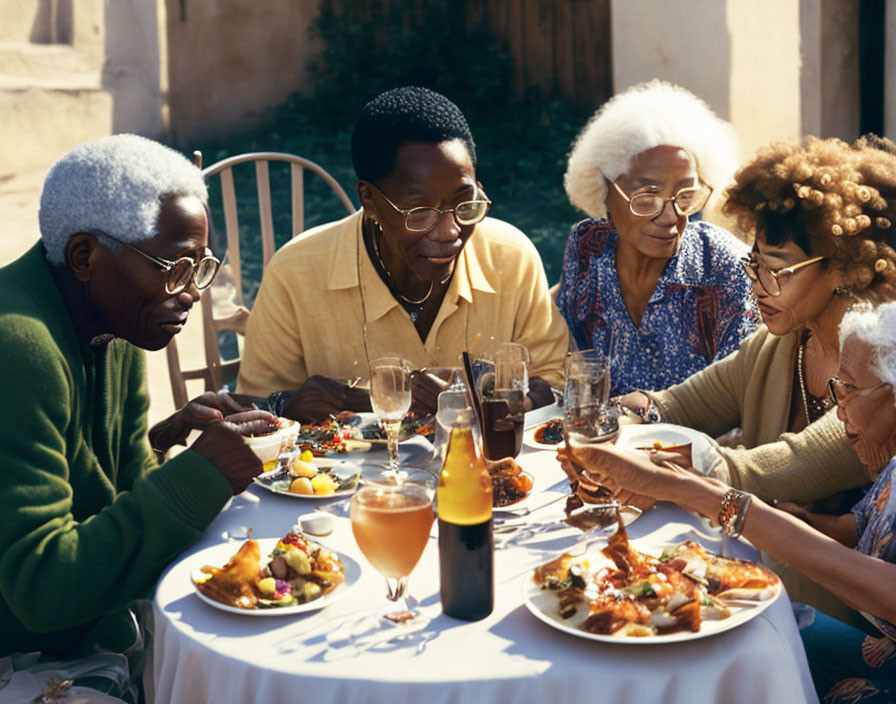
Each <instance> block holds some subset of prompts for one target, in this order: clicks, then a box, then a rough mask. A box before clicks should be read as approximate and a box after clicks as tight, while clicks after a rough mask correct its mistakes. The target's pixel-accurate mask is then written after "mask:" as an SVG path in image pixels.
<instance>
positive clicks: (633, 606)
mask: <svg viewBox="0 0 896 704" xmlns="http://www.w3.org/2000/svg"><path fill="white" fill-rule="evenodd" d="M601 553H602V555H603V557H604V558H607V559H606V560H604V561H602V562H601V564H594V561H593V560H589V558H588V557H586V556H584V555H580V556H573V555H569V554H564V555H561V556H560V557H559V558H557V559H556V560H552V561H551V562H549V563H547V564H545V565H542V566H541V567H539V568H537V569H536V570H535V572H534V574H533V576H532V578H533V580H534V581H535V583H536V584H538V585H540V586H541V588H542V589H547V590H552V591H554V592H556V595H557V601H558V606H557V608H558V612H559V614H560V615H561V617H562V618H564V619H570V618H572V617H574V616H576V614H577V613H578V612H579V611H580V609H581V608H582V607H584V608H585V609H586V613H585V614H579V616H578V618H577V621H578V622H579V627H580V628H581V629H582V630H584V631H587V632H589V633H594V634H600V635H614V636H627V637H645V636H656V635H665V634H669V633H675V632H678V631H692V632H697V631H699V630H700V628H701V625H702V623H703V622H704V621H706V620H719V619H726V618H728V617H730V616H731V615H732V611H731V607H730V606H729V603H728V601H729V600H734V599H737V600H742V599H749V600H752V601H765V600H768V599H771V598H773V597H774V596H776V595H777V593H778V592H779V591H780V580H779V579H778V577H777V576H776V575H775V574H774V573H773V572H771V571H770V570H768V569H766V568H765V567H762V566H761V565H757V564H755V563H753V562H748V561H745V560H737V559H728V558H724V557H719V556H718V555H714V554H712V553H710V552H709V551H707V550H706V549H705V548H703V547H702V546H701V545H699V544H697V543H695V542H693V541H691V540H688V541H685V542H683V543H681V544H680V545H676V546H674V547H673V548H670V549H669V550H666V551H664V552H663V553H662V555H660V556H659V557H654V556H652V555H648V554H646V553H642V552H639V551H637V550H635V549H634V548H633V547H632V546H631V545H630V543H629V541H628V534H627V532H626V530H625V528H624V527H623V525H622V522H621V519H620V522H619V528H618V529H617V531H616V532H615V533H614V534H613V535H612V536H610V538H609V540H608V541H607V547H605V548H604V549H603V550H601Z"/></svg>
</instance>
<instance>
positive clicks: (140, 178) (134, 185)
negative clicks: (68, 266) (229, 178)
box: [38, 134, 208, 264]
mask: <svg viewBox="0 0 896 704" xmlns="http://www.w3.org/2000/svg"><path fill="white" fill-rule="evenodd" d="M167 195H188V196H196V197H197V198H199V199H200V200H201V201H202V202H203V203H207V202H208V192H207V190H206V188H205V181H204V180H203V178H202V172H201V171H200V170H199V169H198V168H196V167H195V166H194V165H193V164H191V163H190V161H189V160H188V159H187V158H186V157H184V156H183V155H182V154H180V153H179V152H176V151H174V150H173V149H169V148H168V147H166V146H164V145H162V144H159V143H158V142H154V141H153V140H151V139H147V138H146V137H139V136H137V135H134V134H117V135H113V136H111V137H103V138H102V139H97V140H94V141H92V142H84V143H83V144H79V145H78V146H77V147H75V148H74V149H72V150H71V151H70V152H68V153H67V154H66V155H65V156H63V157H62V158H61V159H60V160H59V161H57V162H56V163H55V164H54V165H53V167H52V168H51V169H50V172H49V174H47V178H46V180H44V187H43V191H42V192H41V195H40V212H39V216H38V219H39V222H40V234H41V238H42V239H43V243H44V247H45V248H46V250H47V259H48V260H49V261H50V262H51V263H53V264H62V263H64V261H65V246H66V244H68V240H69V238H70V237H71V236H72V235H74V234H77V233H79V232H89V233H96V232H105V233H106V234H109V235H112V236H113V237H117V238H118V239H120V240H122V241H123V242H129V243H133V242H140V241H142V240H147V239H149V238H151V237H154V236H155V235H156V224H157V223H158V219H159V208H160V207H161V198H162V197H163V196H167ZM109 247H110V248H113V249H118V248H119V245H118V244H117V243H114V242H110V243H109Z"/></svg>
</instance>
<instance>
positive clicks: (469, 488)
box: [437, 427, 492, 526]
mask: <svg viewBox="0 0 896 704" xmlns="http://www.w3.org/2000/svg"><path fill="white" fill-rule="evenodd" d="M437 496H438V504H439V506H438V511H439V519H440V520H442V521H447V522H448V523H454V524H456V525H462V526H472V525H477V524H479V523H485V522H486V521H488V520H490V519H491V517H492V480H491V477H489V474H488V470H487V469H486V468H485V463H484V462H483V460H482V457H481V456H480V455H479V453H478V452H477V451H476V445H475V442H474V440H473V431H472V430H471V429H470V428H469V427H466V428H457V427H455V428H452V429H451V437H450V438H449V440H448V451H447V452H446V453H445V464H444V465H443V466H442V473H441V475H440V476H439V487H438V489H437Z"/></svg>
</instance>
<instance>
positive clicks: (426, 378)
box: [410, 369, 448, 418]
mask: <svg viewBox="0 0 896 704" xmlns="http://www.w3.org/2000/svg"><path fill="white" fill-rule="evenodd" d="M447 388H448V382H447V381H445V380H442V379H440V378H439V377H437V376H435V375H434V374H431V373H427V372H426V370H425V369H423V370H419V371H416V370H415V371H412V372H411V411H410V412H411V413H413V414H414V415H416V416H417V417H418V418H424V417H426V416H427V415H435V413H436V411H437V410H438V406H439V394H440V393H442V392H443V391H444V390H445V389H447Z"/></svg>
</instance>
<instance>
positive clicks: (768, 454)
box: [648, 325, 876, 503]
mask: <svg viewBox="0 0 896 704" xmlns="http://www.w3.org/2000/svg"><path fill="white" fill-rule="evenodd" d="M799 337H800V333H799V332H794V333H792V334H790V335H786V336H784V337H777V336H775V335H772V334H771V333H769V331H768V328H766V327H765V326H764V325H763V326H762V327H760V328H759V329H758V330H757V331H756V332H755V333H754V334H753V335H752V336H750V337H749V338H747V339H746V340H744V342H743V344H741V346H740V348H739V349H738V350H737V351H736V352H732V353H731V354H730V355H728V356H727V357H726V358H725V359H722V360H719V361H718V362H716V363H715V364H712V365H710V366H708V367H707V368H706V369H704V370H702V371H700V372H697V373H696V374H694V375H693V376H691V377H690V378H688V379H686V380H685V381H683V382H682V383H681V384H678V385H676V386H673V387H671V388H669V389H666V390H665V391H659V392H650V393H649V394H648V395H649V396H650V397H651V399H652V400H653V402H654V404H655V405H656V407H657V409H658V410H659V411H660V414H661V415H662V418H663V420H664V421H668V422H670V423H677V424H679V425H685V426H688V427H691V428H695V429H697V430H701V431H703V432H704V433H707V434H708V435H711V436H712V437H718V436H720V435H724V434H725V433H727V432H729V431H730V430H732V429H733V428H737V427H738V426H740V428H741V430H742V433H743V437H742V443H743V445H741V446H738V447H737V448H728V447H723V448H721V453H722V455H723V457H724V458H725V466H723V467H720V469H719V470H717V472H716V476H718V478H719V479H721V480H722V481H724V482H725V483H727V484H729V485H731V486H734V487H737V488H740V489H744V490H745V491H749V492H751V493H753V494H756V495H757V496H759V497H760V498H762V499H764V500H769V499H772V498H775V499H779V500H782V501H783V500H787V501H795V502H797V503H808V502H811V501H816V500H818V499H823V498H827V497H828V496H831V495H833V494H836V493H837V492H838V491H842V490H844V489H849V488H852V487H856V486H861V485H862V484H867V483H868V482H870V481H873V479H874V476H875V474H876V470H875V471H871V470H869V469H868V468H867V467H865V466H864V465H863V464H862V463H861V462H860V461H859V458H858V457H857V456H856V454H855V452H854V451H853V449H852V447H850V445H849V443H848V442H847V440H846V433H845V432H844V430H843V424H842V423H841V422H840V420H839V419H838V418H837V414H836V409H832V410H831V411H829V412H828V413H827V414H825V415H824V417H822V418H820V419H819V420H817V421H816V422H815V423H812V424H811V425H810V426H809V427H807V428H806V429H805V430H803V431H801V432H799V433H789V432H787V425H788V421H789V417H790V404H791V394H792V390H793V372H794V366H795V361H796V353H797V345H798V344H799Z"/></svg>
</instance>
